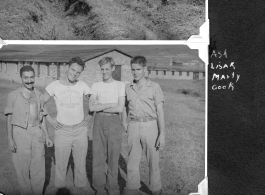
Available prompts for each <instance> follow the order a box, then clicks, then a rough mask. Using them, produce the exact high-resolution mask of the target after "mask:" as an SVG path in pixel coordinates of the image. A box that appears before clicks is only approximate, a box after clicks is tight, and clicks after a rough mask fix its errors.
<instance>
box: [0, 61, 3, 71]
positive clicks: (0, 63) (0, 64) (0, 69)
mask: <svg viewBox="0 0 265 195" xmlns="http://www.w3.org/2000/svg"><path fill="white" fill-rule="evenodd" d="M2 64H3V62H0V71H2V69H3V67H2Z"/></svg>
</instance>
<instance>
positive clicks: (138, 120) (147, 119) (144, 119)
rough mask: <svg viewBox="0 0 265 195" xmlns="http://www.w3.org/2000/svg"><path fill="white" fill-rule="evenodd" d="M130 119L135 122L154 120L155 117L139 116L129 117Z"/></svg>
mask: <svg viewBox="0 0 265 195" xmlns="http://www.w3.org/2000/svg"><path fill="white" fill-rule="evenodd" d="M129 120H130V121H135V122H148V121H154V120H156V118H154V117H141V118H130V119H129Z"/></svg>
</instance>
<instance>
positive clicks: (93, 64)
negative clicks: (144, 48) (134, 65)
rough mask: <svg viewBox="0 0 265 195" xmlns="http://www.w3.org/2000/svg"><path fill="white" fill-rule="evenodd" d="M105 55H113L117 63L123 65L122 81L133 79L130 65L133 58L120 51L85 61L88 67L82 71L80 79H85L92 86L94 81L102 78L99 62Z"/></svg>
mask: <svg viewBox="0 0 265 195" xmlns="http://www.w3.org/2000/svg"><path fill="white" fill-rule="evenodd" d="M104 57H112V58H113V59H114V61H115V64H116V65H122V66H121V67H122V68H121V81H123V82H129V81H131V80H132V74H131V67H130V60H131V58H130V57H127V56H125V55H123V54H121V53H119V52H116V51H113V52H110V53H107V54H104V55H102V56H99V57H97V58H94V59H92V60H89V61H86V62H85V64H86V67H85V70H84V71H83V72H82V74H81V76H80V79H81V80H83V81H85V82H86V83H87V84H88V86H91V85H92V83H94V82H97V81H101V80H102V76H101V72H100V67H99V65H98V62H99V61H100V60H101V59H102V58H104Z"/></svg>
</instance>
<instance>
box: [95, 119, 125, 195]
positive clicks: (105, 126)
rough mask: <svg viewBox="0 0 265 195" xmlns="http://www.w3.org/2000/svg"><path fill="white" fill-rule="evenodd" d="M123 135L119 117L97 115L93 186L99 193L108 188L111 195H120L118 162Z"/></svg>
mask: <svg viewBox="0 0 265 195" xmlns="http://www.w3.org/2000/svg"><path fill="white" fill-rule="evenodd" d="M122 133H123V128H122V125H121V119H120V116H119V115H114V116H102V115H99V114H96V116H95V121H94V126H93V186H94V188H95V189H96V190H97V191H102V190H104V188H106V189H107V190H108V192H109V194H118V190H119V188H118V161H119V156H120V152H121V144H122ZM106 160H107V163H106ZM106 167H107V172H106ZM106 176H107V178H106Z"/></svg>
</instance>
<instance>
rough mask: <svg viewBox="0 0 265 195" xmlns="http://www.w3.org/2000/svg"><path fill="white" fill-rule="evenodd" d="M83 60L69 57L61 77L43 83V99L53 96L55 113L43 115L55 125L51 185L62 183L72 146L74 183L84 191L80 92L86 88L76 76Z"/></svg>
mask: <svg viewBox="0 0 265 195" xmlns="http://www.w3.org/2000/svg"><path fill="white" fill-rule="evenodd" d="M84 66H85V63H84V62H83V61H82V60H81V59H80V58H79V57H75V58H72V59H71V60H70V62H69V68H68V70H67V71H66V73H65V77H64V78H62V79H61V80H56V81H53V82H52V83H50V84H49V85H48V86H47V87H46V91H45V92H44V94H43V97H44V102H45V103H46V102H48V101H49V100H50V98H51V97H54V100H55V104H56V110H57V117H56V119H51V118H50V117H49V118H47V119H49V121H51V123H52V125H53V126H54V127H55V137H54V145H55V161H56V165H55V187H57V188H64V187H66V172H67V165H68V161H69V156H70V153H71V150H72V154H73V158H74V164H75V167H74V184H75V186H76V187H80V188H79V189H80V192H84V190H85V188H84V187H85V186H86V185H87V177H86V156H87V147H88V140H87V122H86V120H85V118H84V108H83V96H84V95H86V96H88V94H89V91H90V88H89V87H88V86H87V84H86V83H85V82H83V81H80V80H78V77H79V76H80V74H81V73H82V71H83V70H84Z"/></svg>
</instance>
